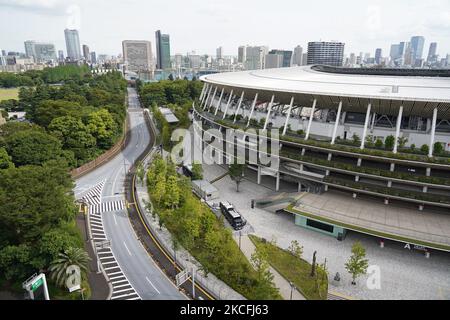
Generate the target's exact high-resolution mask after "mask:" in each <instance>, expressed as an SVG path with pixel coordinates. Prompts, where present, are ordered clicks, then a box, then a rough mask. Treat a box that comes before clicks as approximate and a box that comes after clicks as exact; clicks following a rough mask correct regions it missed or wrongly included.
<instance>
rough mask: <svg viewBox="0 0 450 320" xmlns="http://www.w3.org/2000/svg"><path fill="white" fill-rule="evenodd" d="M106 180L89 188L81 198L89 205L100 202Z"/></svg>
mask: <svg viewBox="0 0 450 320" xmlns="http://www.w3.org/2000/svg"><path fill="white" fill-rule="evenodd" d="M105 182H106V180H103V181H102V182H100V183H98V184H97V185H95V186H94V187H93V188H91V189H90V190H89V192H88V193H86V194H85V195H84V196H83V197H82V198H81V199H82V200H83V201H84V202H85V203H87V204H88V205H94V204H100V203H101V201H102V192H103V187H104V186H105Z"/></svg>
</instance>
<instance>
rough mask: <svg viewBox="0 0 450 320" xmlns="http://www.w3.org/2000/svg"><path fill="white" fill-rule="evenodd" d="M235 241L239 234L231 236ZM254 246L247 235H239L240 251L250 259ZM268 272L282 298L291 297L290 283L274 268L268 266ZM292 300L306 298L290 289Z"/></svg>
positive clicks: (288, 298) (237, 239) (287, 298)
mask: <svg viewBox="0 0 450 320" xmlns="http://www.w3.org/2000/svg"><path fill="white" fill-rule="evenodd" d="M233 238H234V240H236V242H239V236H236V235H235V236H234V237H233ZM255 250H256V247H255V245H254V244H253V242H252V241H251V240H250V238H249V237H248V235H244V236H242V237H241V251H242V252H243V253H244V255H245V256H246V257H247V259H248V260H249V261H251V257H252V254H253V253H254V252H255ZM269 269H270V273H272V275H273V282H274V284H275V286H276V287H277V288H278V289H279V290H280V294H281V296H282V297H283V299H284V300H290V298H291V285H290V284H289V281H287V280H286V279H285V278H283V276H282V275H281V274H279V273H278V272H277V271H276V270H275V269H274V268H272V267H269ZM292 300H306V299H305V297H304V296H303V295H302V294H301V293H300V292H298V291H297V290H293V291H292Z"/></svg>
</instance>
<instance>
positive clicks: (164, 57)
mask: <svg viewBox="0 0 450 320" xmlns="http://www.w3.org/2000/svg"><path fill="white" fill-rule="evenodd" d="M155 35H156V56H157V63H156V67H157V68H158V69H161V70H164V69H170V67H171V65H170V36H169V35H168V34H162V33H161V30H158V31H156V33H155Z"/></svg>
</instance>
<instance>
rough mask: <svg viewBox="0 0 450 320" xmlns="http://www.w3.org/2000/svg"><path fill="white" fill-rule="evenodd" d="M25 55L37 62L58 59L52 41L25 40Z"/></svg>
mask: <svg viewBox="0 0 450 320" xmlns="http://www.w3.org/2000/svg"><path fill="white" fill-rule="evenodd" d="M25 55H26V57H27V58H32V59H33V60H34V62H35V63H49V62H55V61H56V60H57V57H56V49H55V46H54V45H53V44H52V43H43V42H36V41H31V40H28V41H25Z"/></svg>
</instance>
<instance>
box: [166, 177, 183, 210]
mask: <svg viewBox="0 0 450 320" xmlns="http://www.w3.org/2000/svg"><path fill="white" fill-rule="evenodd" d="M179 203H180V189H179V188H178V181H177V177H176V176H170V177H169V178H168V179H167V184H166V193H165V205H166V207H170V208H172V209H174V208H175V207H177V206H178V204H179Z"/></svg>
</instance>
